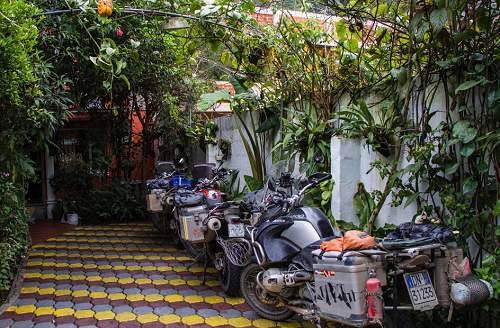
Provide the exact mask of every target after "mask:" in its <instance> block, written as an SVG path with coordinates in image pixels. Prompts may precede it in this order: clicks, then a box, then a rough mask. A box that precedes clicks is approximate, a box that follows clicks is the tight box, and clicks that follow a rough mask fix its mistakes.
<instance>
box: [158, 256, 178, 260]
mask: <svg viewBox="0 0 500 328" xmlns="http://www.w3.org/2000/svg"><path fill="white" fill-rule="evenodd" d="M161 259H162V260H164V261H172V260H175V257H173V256H162V257H161Z"/></svg>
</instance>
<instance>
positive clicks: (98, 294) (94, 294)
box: [89, 292, 108, 298]
mask: <svg viewBox="0 0 500 328" xmlns="http://www.w3.org/2000/svg"><path fill="white" fill-rule="evenodd" d="M89 296H90V297H91V298H105V297H108V294H107V293H105V292H92V293H90V295H89Z"/></svg>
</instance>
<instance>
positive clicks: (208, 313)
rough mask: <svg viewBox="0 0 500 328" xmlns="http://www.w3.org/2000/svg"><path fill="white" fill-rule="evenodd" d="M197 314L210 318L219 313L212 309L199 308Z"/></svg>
mask: <svg viewBox="0 0 500 328" xmlns="http://www.w3.org/2000/svg"><path fill="white" fill-rule="evenodd" d="M198 315H199V316H202V317H203V318H210V317H214V316H216V315H219V312H218V311H216V310H214V309H200V310H198Z"/></svg>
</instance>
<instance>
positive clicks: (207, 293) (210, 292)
mask: <svg viewBox="0 0 500 328" xmlns="http://www.w3.org/2000/svg"><path fill="white" fill-rule="evenodd" d="M198 295H200V296H215V295H217V292H215V291H214V290H210V289H207V290H202V291H201V292H198Z"/></svg>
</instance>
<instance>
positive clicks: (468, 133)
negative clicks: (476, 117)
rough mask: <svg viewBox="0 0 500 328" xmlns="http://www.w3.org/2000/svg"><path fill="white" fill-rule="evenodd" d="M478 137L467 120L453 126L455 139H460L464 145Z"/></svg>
mask: <svg viewBox="0 0 500 328" xmlns="http://www.w3.org/2000/svg"><path fill="white" fill-rule="evenodd" d="M476 135H477V130H476V129H475V128H474V127H472V126H471V124H470V122H469V121H467V120H461V121H458V122H457V123H455V125H454V126H453V137H454V138H458V139H460V140H461V141H462V142H463V143H465V144H466V143H469V142H471V141H472V140H474V138H475V137H476Z"/></svg>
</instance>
